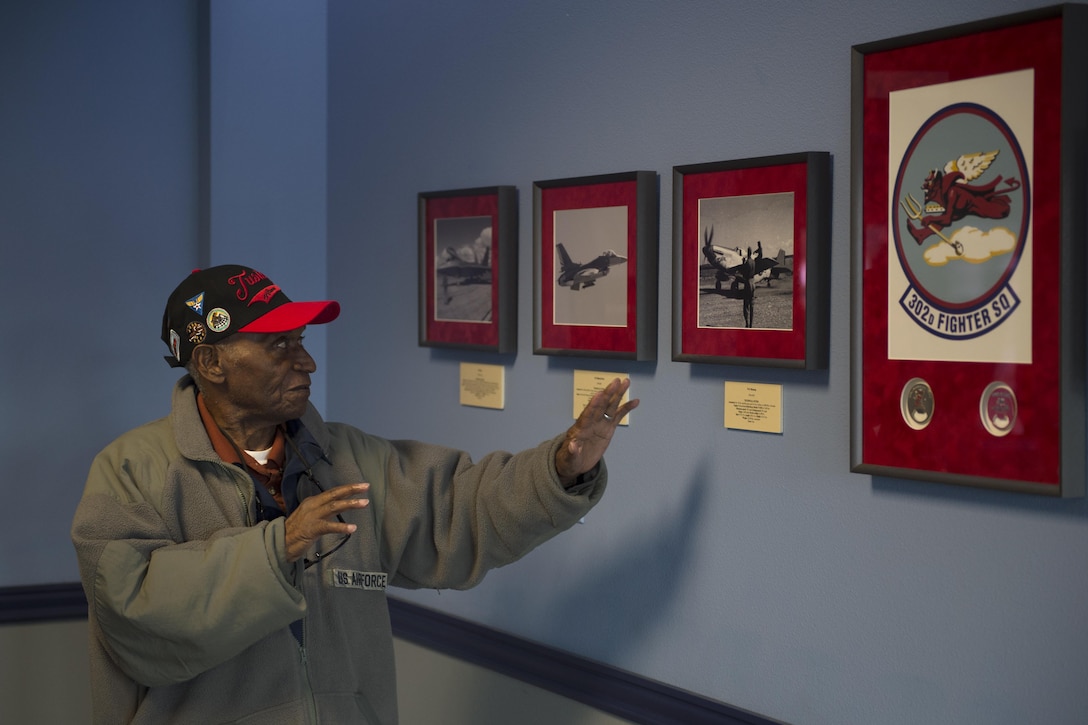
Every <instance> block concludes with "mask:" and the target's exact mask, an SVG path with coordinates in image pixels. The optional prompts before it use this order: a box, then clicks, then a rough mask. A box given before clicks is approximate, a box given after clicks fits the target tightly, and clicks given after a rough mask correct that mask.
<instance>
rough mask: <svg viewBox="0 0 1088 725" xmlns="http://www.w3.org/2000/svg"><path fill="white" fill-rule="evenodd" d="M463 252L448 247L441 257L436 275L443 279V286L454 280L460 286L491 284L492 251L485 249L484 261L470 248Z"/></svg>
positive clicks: (436, 268) (436, 266) (436, 267)
mask: <svg viewBox="0 0 1088 725" xmlns="http://www.w3.org/2000/svg"><path fill="white" fill-rule="evenodd" d="M462 250H463V251H460V252H459V251H458V250H456V249H454V248H453V247H446V250H445V251H444V252H443V253H442V254H441V255H439V258H438V264H437V265H435V273H436V274H437V275H438V276H439V277H440V278H441V279H442V284H443V286H446V285H447V284H450V283H453V282H454V280H457V281H459V282H460V284H491V250H490V249H485V250H484V253H483V255H482V259H477V256H478V255H476V254H475V252H474V251H473V250H471V249H469V248H462Z"/></svg>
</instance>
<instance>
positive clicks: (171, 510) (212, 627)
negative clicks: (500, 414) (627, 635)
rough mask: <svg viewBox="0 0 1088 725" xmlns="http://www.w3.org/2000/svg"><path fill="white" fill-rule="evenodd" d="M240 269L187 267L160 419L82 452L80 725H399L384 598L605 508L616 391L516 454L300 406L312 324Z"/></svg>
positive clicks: (491, 560) (518, 553) (324, 313)
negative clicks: (85, 680)
mask: <svg viewBox="0 0 1088 725" xmlns="http://www.w3.org/2000/svg"><path fill="white" fill-rule="evenodd" d="M339 312H340V307H339V304H338V303H336V302H333V301H321V302H292V301H291V300H289V299H288V297H287V296H286V295H285V294H284V292H283V291H282V290H281V289H280V288H279V287H278V286H276V285H275V284H273V283H272V281H271V280H269V279H268V278H267V277H265V276H264V275H263V274H261V273H260V272H257V271H255V270H253V269H252V268H251V267H246V266H239V265H225V266H218V267H213V268H210V269H205V270H198V271H195V272H193V273H192V274H191V275H190V276H189V277H188V278H186V279H185V280H184V281H183V282H182V283H181V284H180V285H179V286H178V287H177V289H175V290H174V292H173V294H171V295H170V298H169V300H168V302H167V304H166V311H165V314H164V316H163V331H162V335H163V340H164V341H165V342H166V344H167V345H168V346H169V348H170V356H169V357H167V361H168V362H169V363H170V364H171V365H173V366H176V367H185V368H186V370H187V372H188V374H187V375H185V376H183V377H182V378H181V379H180V380H179V382H178V383H177V385H176V386H175V388H174V393H173V405H172V409H171V412H170V415H169V416H168V417H166V418H163V419H161V420H158V421H155V422H153V423H149V424H147V425H145V426H142V427H140V428H137V429H135V430H133V431H130V432H128V433H126V434H124V435H123V436H121V437H120V438H118V439H117V440H116V441H114V442H113V443H112V444H111V445H110V446H108V447H107V448H106V449H105V450H103V451H102V452H101V453H100V454H99V455H98V456H97V457H96V458H95V460H94V463H93V465H92V467H91V471H90V474H89V476H88V479H87V484H86V488H85V490H84V493H83V498H82V500H81V501H80V504H79V507H78V509H77V511H76V515H75V520H74V522H73V524H72V540H73V542H74V544H75V548H76V552H77V554H78V557H79V565H80V573H81V576H82V580H83V587H84V590H85V591H86V594H87V601H88V604H89V612H88V615H89V622H90V630H91V675H92V688H93V702H94V722H95V723H102V724H106V723H109V724H110V725H116V724H117V723H155V724H158V723H165V722H170V723H194V724H199V725H206V724H207V723H211V722H215V723H243V722H244V723H261V724H262V725H275V724H278V723H282V724H283V725H298V723H337V724H338V723H359V724H363V723H365V724H368V725H392V724H393V723H396V721H397V707H396V684H395V681H394V665H393V641H392V635H391V632H390V626H389V614H388V610H387V607H386V586H387V584H388V585H391V586H400V587H408V588H417V587H429V588H466V587H471V586H473V585H475V584H476V583H478V582H479V581H480V580H481V579H482V578H483V577H484V575H485V574H486V573H487V572H488V571H489V570H490V569H493V568H495V567H499V566H503V565H504V564H508V563H510V562H513V561H515V560H517V559H518V558H520V557H522V556H524V555H525V554H526V553H528V552H529V551H530V550H531V549H532V548H533V547H535V546H537V545H539V544H541V543H542V542H544V541H546V540H547V539H549V538H551V537H552V536H554V535H555V534H557V533H558V532H560V531H563V530H565V529H567V528H568V527H570V526H571V525H573V524H574V523H575V522H577V521H578V520H579V518H581V517H582V516H584V515H585V513H586V512H587V511H588V510H589V509H590V508H591V507H592V506H594V505H595V504H596V502H597V501H598V500H599V499H600V497H601V495H602V493H603V491H604V487H605V480H606V471H605V466H604V462H603V460H602V456H603V455H604V452H605V449H606V448H607V447H608V444H609V442H610V440H611V438H612V434H613V433H614V432H615V430H616V425H617V424H618V422H619V421H620V419H622V418H623V416H625V415H626V414H627V413H628V412H630V411H631V410H633V409H634V408H635V407H636V406H637V405H638V401H637V400H632V401H628V402H626V403H625V402H623V396H624V393H625V392H626V390H627V382H626V381H623V382H621V381H619V380H616V381H613V382H612V383H611V384H610V385H609V386H608V387H607V388H606V389H605V390H603V391H601V392H600V393H598V394H597V395H595V396H594V397H593V398H592V400H591V401H590V402H589V404H588V405H587V406H586V408H585V410H584V411H583V412H582V413H581V415H580V416H579V418H578V420H577V421H576V422H575V423H574V425H573V426H572V427H571V428H570V429H569V430H567V431H566V432H565V433H564V434H563V435H560V436H557V437H556V438H554V439H552V440H549V441H545V442H544V443H542V444H540V445H539V446H537V447H535V448H532V449H529V450H526V451H523V452H521V453H518V454H515V455H511V454H508V453H492V454H489V455H488V456H486V457H484V458H483V459H481V460H480V461H479V462H478V463H473V461H472V460H470V458H469V456H468V454H466V453H464V452H461V451H456V450H451V449H448V448H443V447H439V446H434V445H428V444H423V443H419V442H415V441H389V440H385V439H382V438H378V437H376V436H372V435H369V434H367V433H364V432H362V431H360V430H357V429H355V428H353V427H351V426H348V425H344V424H339V423H327V422H325V421H324V420H322V418H321V417H320V415H319V414H318V413H317V411H316V410H315V409H314V407H313V406H312V405H310V403H309V395H310V375H311V374H312V373H313V372H314V371H315V370H316V365H315V364H314V360H313V358H311V357H310V355H309V354H308V353H307V352H306V349H305V347H304V346H303V344H302V340H303V333H304V330H305V327H306V326H307V325H313V324H323V323H327V322H331V321H332V320H334V319H335V318H336V317H337V316H338V315H339Z"/></svg>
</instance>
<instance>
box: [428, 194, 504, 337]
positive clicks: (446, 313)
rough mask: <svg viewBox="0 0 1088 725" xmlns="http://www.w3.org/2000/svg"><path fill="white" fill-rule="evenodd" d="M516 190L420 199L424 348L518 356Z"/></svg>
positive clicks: (431, 196)
mask: <svg viewBox="0 0 1088 725" xmlns="http://www.w3.org/2000/svg"><path fill="white" fill-rule="evenodd" d="M517 234H518V202H517V189H516V188H515V187H513V186H492V187H485V188H478V189H455V190H450V191H430V192H422V193H420V194H419V344H420V345H422V346H426V347H456V348H465V349H471V350H487V351H491V352H498V353H511V352H515V351H516V350H517V314H516V308H517V268H518V244H517Z"/></svg>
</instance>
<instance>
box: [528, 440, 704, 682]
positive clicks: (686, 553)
mask: <svg viewBox="0 0 1088 725" xmlns="http://www.w3.org/2000/svg"><path fill="white" fill-rule="evenodd" d="M709 485H710V474H709V465H708V463H707V461H706V460H705V458H704V460H703V461H702V462H701V463H700V464H699V465H698V466H697V467H696V468H695V470H694V471H693V472H692V475H691V478H690V480H689V483H688V486H687V492H686V495H682V496H676V497H675V498H673V500H674V501H675V502H678V503H679V504H680V505H679V506H678V507H676V508H674V509H673V510H672V512H671V513H670V512H668V510H667V509H666V508H665V506H662V511H663V513H662V516H661V518H660V519H659V520H658V522H659V525H658V526H657V527H656V529H654V530H645V531H638V532H636V533H633V534H630V535H629V536H628V539H629V541H628V546H627V547H626V550H625V553H624V554H623V555H622V556H610V557H608V558H607V559H604V558H600V557H598V559H597V560H596V564H594V563H593V561H594V557H593V555H592V553H590V554H589V556H588V558H589V559H590V560H591V564H590V566H589V568H588V570H587V571H586V572H585V573H584V574H583V575H582V577H580V578H579V579H575V580H572V581H570V582H567V583H566V584H565V585H564V587H563V591H564V592H566V594H565V596H560V597H558V598H556V599H555V600H554V601H552V602H551V603H550V604H549V606H548V610H547V622H548V624H547V626H546V629H545V631H544V641H545V642H550V643H557V644H559V646H561V647H566V648H571V649H574V650H576V651H579V652H585V653H586V654H588V656H590V657H593V658H595V659H600V660H604V661H607V662H616V661H620V660H622V655H623V654H625V653H626V652H627V651H628V650H629V649H631V648H632V646H633V645H634V644H635V642H637V641H638V640H639V637H640V636H642V635H644V634H645V633H646V632H647V631H648V630H649V629H651V628H653V627H655V626H657V625H658V623H660V622H661V621H663V619H665V618H666V617H667V615H668V612H669V609H670V608H671V607H672V606H673V604H674V603H675V600H676V596H677V592H682V591H683V590H684V587H683V586H682V585H681V580H682V579H683V578H684V577H685V576H686V575H687V573H688V571H689V567H687V566H686V562H688V561H689V560H690V558H691V556H692V547H693V546H694V543H695V542H696V541H697V540H698V538H699V537H698V536H697V535H696V529H697V528H698V525H699V519H700V518H701V516H702V514H703V512H704V511H705V510H706V505H705V503H706V497H707V490H708V486H709ZM681 490H682V489H680V488H678V487H671V486H663V487H662V496H661V500H662V501H663V502H668V501H669V498H670V497H669V492H670V491H671V492H672V493H674V494H676V493H680V492H681ZM572 623H577V626H572ZM586 632H590V633H592V642H586V641H585V640H584V639H579V640H577V641H571V637H572V635H574V636H577V635H578V633H586ZM587 645H589V647H588V648H587Z"/></svg>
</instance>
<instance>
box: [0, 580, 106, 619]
mask: <svg viewBox="0 0 1088 725" xmlns="http://www.w3.org/2000/svg"><path fill="white" fill-rule="evenodd" d="M86 618H87V598H86V597H85V596H84V595H83V587H82V586H80V584H79V582H71V583H65V584H34V585H31V586H21V587H0V625H5V624H16V623H18V622H54V621H59V620H62V619H86Z"/></svg>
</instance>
